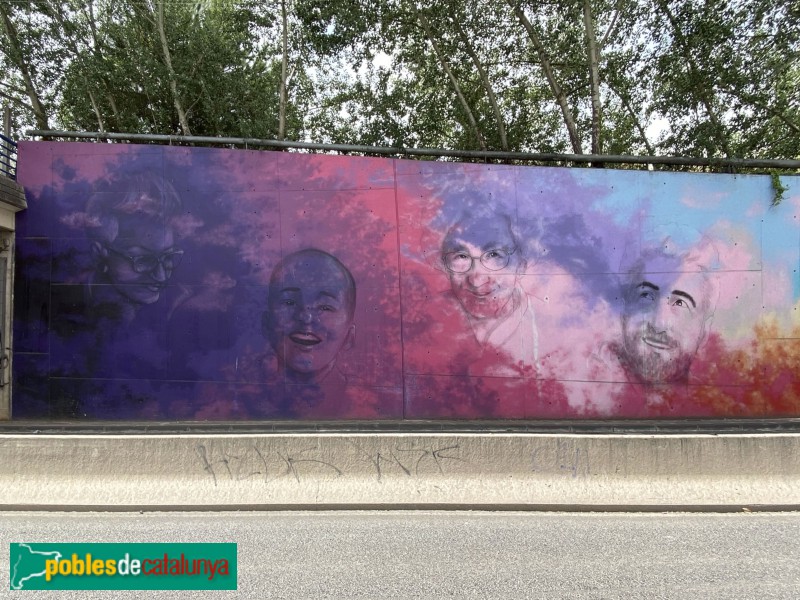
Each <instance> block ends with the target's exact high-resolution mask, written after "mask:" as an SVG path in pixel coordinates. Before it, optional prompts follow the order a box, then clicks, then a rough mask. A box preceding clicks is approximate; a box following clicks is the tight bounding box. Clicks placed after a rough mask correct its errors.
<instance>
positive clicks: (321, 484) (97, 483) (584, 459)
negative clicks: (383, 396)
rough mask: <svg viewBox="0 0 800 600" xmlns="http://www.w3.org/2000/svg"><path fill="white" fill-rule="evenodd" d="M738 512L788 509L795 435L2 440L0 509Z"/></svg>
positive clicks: (797, 464) (796, 459) (797, 469)
mask: <svg viewBox="0 0 800 600" xmlns="http://www.w3.org/2000/svg"><path fill="white" fill-rule="evenodd" d="M743 507H744V508H749V509H750V510H763V509H770V510H796V509H797V508H798V507H800V433H767V434H721V435H711V434H692V435H675V434H669V435H658V434H654V435H630V434H626V435H580V434H540V433H537V434H526V433H474V434H468V433H458V434H443V433H431V434H427V433H379V434H376V433H328V434H325V433H315V434H297V433H292V434H280V433H272V434H255V433H254V434H169V435H155V434H148V435H19V434H4V435H0V510H270V509H281V510H283V509H292V510H309V509H331V508H335V509H342V508H351V509H353V508H359V509H361V508H373V509H418V508H428V509H430V508H439V509H462V510H463V509H465V508H466V509H487V510H503V509H506V510H637V511H638V510H741V509H742V508H743Z"/></svg>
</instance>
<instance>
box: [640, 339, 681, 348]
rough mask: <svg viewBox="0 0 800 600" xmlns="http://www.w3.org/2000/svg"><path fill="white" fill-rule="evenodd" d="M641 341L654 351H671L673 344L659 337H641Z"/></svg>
mask: <svg viewBox="0 0 800 600" xmlns="http://www.w3.org/2000/svg"><path fill="white" fill-rule="evenodd" d="M642 341H643V342H644V343H645V344H647V345H648V346H650V347H651V348H655V349H656V350H671V349H672V348H674V347H675V344H674V343H673V342H672V341H671V340H669V339H664V338H661V337H652V336H643V337H642Z"/></svg>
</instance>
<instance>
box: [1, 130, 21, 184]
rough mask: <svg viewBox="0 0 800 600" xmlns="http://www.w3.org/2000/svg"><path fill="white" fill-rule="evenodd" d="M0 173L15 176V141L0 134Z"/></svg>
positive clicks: (12, 177)
mask: <svg viewBox="0 0 800 600" xmlns="http://www.w3.org/2000/svg"><path fill="white" fill-rule="evenodd" d="M0 175H5V176H6V177H8V178H9V179H16V178H17V143H16V142H15V141H14V140H12V139H11V138H8V137H6V136H4V135H3V134H0Z"/></svg>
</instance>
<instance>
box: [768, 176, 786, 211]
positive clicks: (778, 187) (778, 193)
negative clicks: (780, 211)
mask: <svg viewBox="0 0 800 600" xmlns="http://www.w3.org/2000/svg"><path fill="white" fill-rule="evenodd" d="M769 177H770V181H771V182H772V191H773V195H772V204H771V206H772V208H775V207H776V206H778V205H779V204H780V203H781V202H783V200H784V198H785V196H784V194H785V193H786V192H787V191H789V188H788V187H786V186H785V185H783V183H781V175H780V173H779V172H778V171H770V173H769Z"/></svg>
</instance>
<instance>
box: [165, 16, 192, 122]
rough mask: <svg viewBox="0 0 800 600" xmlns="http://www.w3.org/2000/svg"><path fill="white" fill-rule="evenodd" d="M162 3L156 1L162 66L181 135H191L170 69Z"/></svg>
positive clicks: (172, 71) (173, 72)
mask: <svg viewBox="0 0 800 600" xmlns="http://www.w3.org/2000/svg"><path fill="white" fill-rule="evenodd" d="M164 1H165V0H158V17H157V19H158V22H157V27H158V36H159V38H161V50H162V51H163V52H164V64H165V65H166V66H167V73H168V75H169V89H170V91H171V92H172V103H173V104H174V105H175V110H176V111H177V112H178V121H179V122H180V124H181V129H182V130H183V135H192V131H191V129H190V128H189V120H188V119H187V118H186V112H185V111H184V110H183V105H182V104H181V100H180V97H179V96H178V83H177V81H176V78H175V70H174V69H173V68H172V56H171V55H170V52H169V45H168V44H167V33H166V31H165V30H164Z"/></svg>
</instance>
